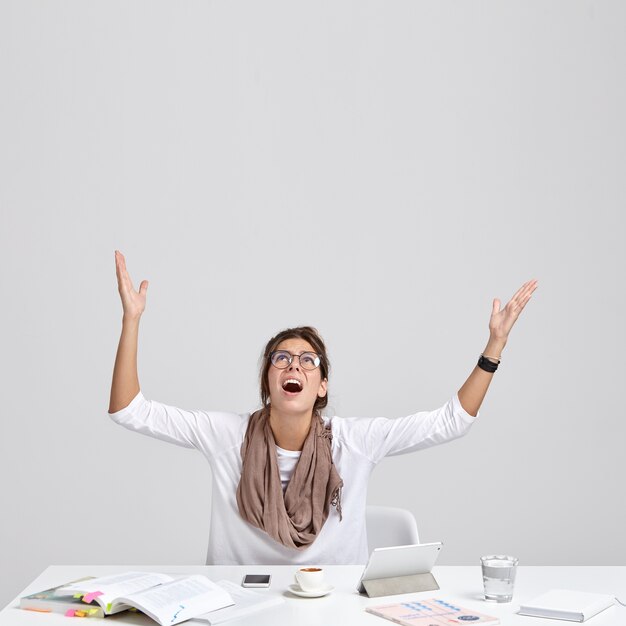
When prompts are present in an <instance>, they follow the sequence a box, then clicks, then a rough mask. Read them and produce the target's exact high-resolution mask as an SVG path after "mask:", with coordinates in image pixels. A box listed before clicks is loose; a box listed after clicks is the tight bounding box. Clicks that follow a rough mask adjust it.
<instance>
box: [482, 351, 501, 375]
mask: <svg viewBox="0 0 626 626" xmlns="http://www.w3.org/2000/svg"><path fill="white" fill-rule="evenodd" d="M498 365H500V362H499V361H498V363H494V362H493V361H490V360H489V359H486V358H485V357H484V356H483V355H482V354H481V355H480V357H479V359H478V367H480V369H481V370H485V372H489V373H490V374H493V373H494V372H495V371H496V370H497V369H498Z"/></svg>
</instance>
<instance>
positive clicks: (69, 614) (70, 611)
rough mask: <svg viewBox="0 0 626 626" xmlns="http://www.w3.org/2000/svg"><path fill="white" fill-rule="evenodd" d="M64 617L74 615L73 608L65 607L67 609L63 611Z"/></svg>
mask: <svg viewBox="0 0 626 626" xmlns="http://www.w3.org/2000/svg"><path fill="white" fill-rule="evenodd" d="M65 617H74V609H67V611H65Z"/></svg>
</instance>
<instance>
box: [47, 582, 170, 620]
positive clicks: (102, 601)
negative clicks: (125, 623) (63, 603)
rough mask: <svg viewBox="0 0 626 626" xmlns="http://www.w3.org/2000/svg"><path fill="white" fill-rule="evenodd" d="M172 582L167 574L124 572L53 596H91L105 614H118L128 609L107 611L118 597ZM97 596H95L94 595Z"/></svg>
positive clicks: (82, 584) (68, 588)
mask: <svg viewBox="0 0 626 626" xmlns="http://www.w3.org/2000/svg"><path fill="white" fill-rule="evenodd" d="M172 580H174V579H173V578H172V577H171V576H168V575H167V574H159V573H154V572H124V573H122V574H111V575H109V576H100V577H99V578H94V579H92V580H90V581H87V582H81V583H74V584H72V585H66V586H64V587H60V588H59V589H57V590H55V595H60V596H72V595H74V594H76V593H81V594H85V595H86V596H87V597H88V596H89V595H90V594H94V595H93V600H95V601H96V602H97V603H98V604H99V605H100V606H101V607H102V608H103V609H105V612H106V613H119V612H120V611H123V610H125V609H127V608H128V606H124V607H122V606H121V605H120V604H117V606H116V607H115V609H113V610H109V605H111V604H113V603H114V601H115V599H116V598H118V597H119V596H128V595H130V594H132V593H135V592H137V591H143V590H145V589H150V588H151V587H154V586H155V585H161V584H163V583H167V582H170V581H172ZM95 594H97V595H95Z"/></svg>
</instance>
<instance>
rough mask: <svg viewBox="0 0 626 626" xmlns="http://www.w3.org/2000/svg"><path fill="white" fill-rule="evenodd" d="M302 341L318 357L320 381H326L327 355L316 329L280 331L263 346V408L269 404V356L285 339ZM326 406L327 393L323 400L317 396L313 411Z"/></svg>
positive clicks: (302, 327) (298, 328) (261, 376)
mask: <svg viewBox="0 0 626 626" xmlns="http://www.w3.org/2000/svg"><path fill="white" fill-rule="evenodd" d="M292 338H293V339H304V340H305V341H308V342H309V343H310V344H311V346H312V347H313V350H315V352H316V353H317V354H318V355H319V357H320V365H319V368H320V373H321V375H322V380H324V379H326V380H328V374H329V372H330V362H329V360H328V354H327V353H326V346H325V345H324V341H323V339H322V338H321V337H320V335H319V333H318V332H317V329H316V328H313V327H312V326H297V327H296V328H286V329H285V330H281V331H280V332H279V333H278V334H277V335H276V336H274V337H272V338H271V339H270V340H269V341H268V342H267V345H266V346H265V350H264V351H263V356H262V364H261V374H260V383H261V404H262V405H263V407H264V408H268V407H269V404H270V387H269V382H268V376H267V373H268V372H269V369H270V367H271V363H270V354H271V353H272V352H273V351H274V350H276V348H277V347H278V346H279V345H280V344H281V342H283V341H284V340H285V339H292ZM327 404H328V393H326V395H325V396H324V397H323V398H320V397H319V396H318V397H317V399H316V400H315V404H314V405H313V411H314V412H315V411H318V412H319V411H321V409H323V408H324V407H325V406H326V405H327Z"/></svg>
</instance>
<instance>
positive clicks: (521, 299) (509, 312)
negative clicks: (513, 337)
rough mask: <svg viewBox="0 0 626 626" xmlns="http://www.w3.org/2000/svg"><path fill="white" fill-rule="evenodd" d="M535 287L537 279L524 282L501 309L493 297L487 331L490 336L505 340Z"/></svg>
mask: <svg viewBox="0 0 626 626" xmlns="http://www.w3.org/2000/svg"><path fill="white" fill-rule="evenodd" d="M536 288H537V280H535V279H533V280H529V281H527V282H525V283H524V284H523V285H522V286H521V287H520V288H519V289H518V290H517V291H516V292H515V294H514V296H513V297H512V298H511V299H510V300H509V302H508V303H507V304H506V306H505V307H504V308H503V309H502V310H500V300H498V299H497V298H494V301H493V309H492V311H491V319H490V320H489V332H490V333H491V336H492V337H494V338H497V339H502V340H504V341H506V339H507V337H508V336H509V333H510V332H511V328H513V324H515V322H516V321H517V318H518V317H519V314H520V313H521V312H522V311H523V309H524V307H525V306H526V304H527V302H528V301H529V300H530V297H531V296H532V294H533V291H535V289H536Z"/></svg>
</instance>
